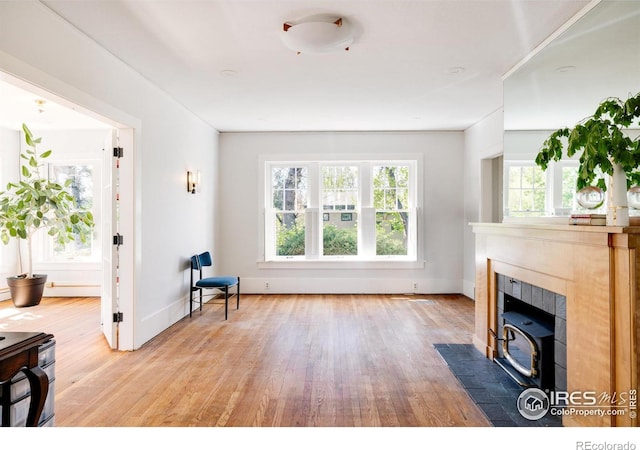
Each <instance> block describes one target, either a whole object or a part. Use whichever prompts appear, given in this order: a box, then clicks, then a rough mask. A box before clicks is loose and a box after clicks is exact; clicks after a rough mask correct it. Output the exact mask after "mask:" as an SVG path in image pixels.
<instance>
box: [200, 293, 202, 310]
mask: <svg viewBox="0 0 640 450" xmlns="http://www.w3.org/2000/svg"><path fill="white" fill-rule="evenodd" d="M200 312H202V288H200Z"/></svg>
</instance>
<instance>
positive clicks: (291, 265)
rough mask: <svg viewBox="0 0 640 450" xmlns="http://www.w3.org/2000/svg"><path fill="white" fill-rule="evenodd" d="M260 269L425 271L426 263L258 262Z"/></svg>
mask: <svg viewBox="0 0 640 450" xmlns="http://www.w3.org/2000/svg"><path fill="white" fill-rule="evenodd" d="M257 266H258V269H305V270H306V269H340V270H343V269H423V268H424V261H406V260H395V261H394V260H385V261H354V260H350V261H345V260H342V261H340V260H331V261H319V260H308V259H307V260H295V261H258V262H257Z"/></svg>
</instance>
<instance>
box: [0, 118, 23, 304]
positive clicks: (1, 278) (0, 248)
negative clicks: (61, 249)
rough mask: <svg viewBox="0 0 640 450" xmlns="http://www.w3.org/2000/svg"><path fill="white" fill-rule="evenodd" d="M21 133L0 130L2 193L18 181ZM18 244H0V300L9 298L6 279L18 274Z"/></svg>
mask: <svg viewBox="0 0 640 450" xmlns="http://www.w3.org/2000/svg"><path fill="white" fill-rule="evenodd" d="M19 154H20V133H19V132H18V131H16V130H9V129H6V128H0V191H4V190H5V187H6V186H7V183H8V182H9V181H17V178H18V176H17V174H18V173H19V170H20V162H19V159H20V156H19ZM16 245H17V244H16V242H15V241H11V242H10V243H9V244H8V245H4V244H2V243H0V300H6V299H8V298H9V292H8V289H9V288H8V287H7V283H6V277H7V276H11V275H15V274H16V273H17V270H18V268H17V261H16V256H15V255H16V254H17V247H16Z"/></svg>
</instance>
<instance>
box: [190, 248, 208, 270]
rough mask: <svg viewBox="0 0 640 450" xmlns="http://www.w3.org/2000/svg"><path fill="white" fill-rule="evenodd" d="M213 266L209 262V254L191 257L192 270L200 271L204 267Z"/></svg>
mask: <svg viewBox="0 0 640 450" xmlns="http://www.w3.org/2000/svg"><path fill="white" fill-rule="evenodd" d="M212 264H213V261H212V260H211V253H209V252H204V253H200V254H199V255H194V256H192V257H191V269H192V270H200V269H202V268H203V267H205V266H210V265H212Z"/></svg>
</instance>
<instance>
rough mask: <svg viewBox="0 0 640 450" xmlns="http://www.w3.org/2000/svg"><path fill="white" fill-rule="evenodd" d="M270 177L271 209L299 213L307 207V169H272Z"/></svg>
mask: <svg viewBox="0 0 640 450" xmlns="http://www.w3.org/2000/svg"><path fill="white" fill-rule="evenodd" d="M271 175H272V192H273V207H274V208H275V209H277V210H280V211H300V210H302V209H304V208H306V206H307V193H306V190H307V169H306V168H305V167H274V168H273V169H272V171H271Z"/></svg>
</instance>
